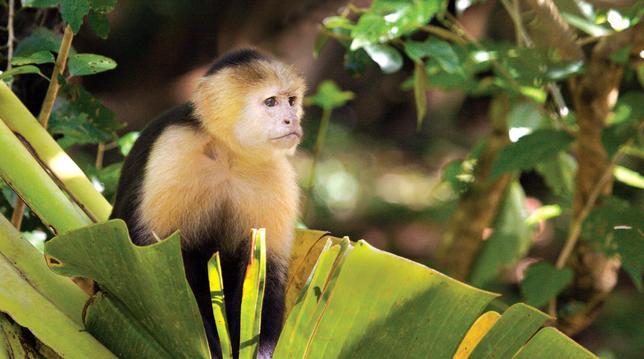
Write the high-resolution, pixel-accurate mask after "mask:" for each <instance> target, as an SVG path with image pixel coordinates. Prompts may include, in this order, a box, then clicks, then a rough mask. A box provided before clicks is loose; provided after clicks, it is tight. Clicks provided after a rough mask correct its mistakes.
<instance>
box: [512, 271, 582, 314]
mask: <svg viewBox="0 0 644 359" xmlns="http://www.w3.org/2000/svg"><path fill="white" fill-rule="evenodd" d="M572 279H573V272H572V270H571V269H570V268H567V267H566V268H562V269H557V268H555V267H554V266H553V265H552V264H550V263H548V262H539V263H536V264H533V265H531V266H530V267H528V269H527V270H526V273H525V278H523V281H522V282H521V293H522V294H523V297H524V298H525V300H526V303H528V304H530V305H534V306H535V307H541V306H543V305H545V304H547V303H548V301H549V300H550V299H552V298H554V297H556V296H557V294H559V293H561V291H562V290H564V288H566V287H567V286H568V284H570V282H572Z"/></svg>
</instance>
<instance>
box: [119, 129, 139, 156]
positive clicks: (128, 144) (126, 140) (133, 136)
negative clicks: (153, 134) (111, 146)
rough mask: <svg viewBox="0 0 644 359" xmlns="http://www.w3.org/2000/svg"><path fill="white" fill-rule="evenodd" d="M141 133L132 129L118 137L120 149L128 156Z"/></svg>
mask: <svg viewBox="0 0 644 359" xmlns="http://www.w3.org/2000/svg"><path fill="white" fill-rule="evenodd" d="M139 135H140V132H139V131H132V132H128V133H126V134H124V135H123V136H121V137H120V138H119V139H118V141H117V143H118V145H119V150H120V151H121V154H122V155H123V156H127V154H128V153H130V150H131V149H132V146H134V142H136V140H137V139H138V138H139Z"/></svg>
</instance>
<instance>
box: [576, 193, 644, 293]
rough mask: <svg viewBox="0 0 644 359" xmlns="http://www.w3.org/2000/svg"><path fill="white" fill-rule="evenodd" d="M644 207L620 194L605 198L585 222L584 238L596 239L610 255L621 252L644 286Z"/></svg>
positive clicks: (628, 269)
mask: <svg viewBox="0 0 644 359" xmlns="http://www.w3.org/2000/svg"><path fill="white" fill-rule="evenodd" d="M642 213H643V212H642V210H641V208H638V207H632V206H630V205H629V204H628V202H626V201H624V200H621V199H619V198H617V197H604V198H602V199H601V204H600V205H599V206H597V207H595V208H594V209H593V210H592V211H591V212H590V215H589V216H588V218H586V220H585V221H584V224H583V229H582V238H585V239H588V240H591V241H594V242H595V244H597V245H598V247H599V249H600V250H602V251H603V252H604V253H605V254H606V255H608V256H613V255H619V256H620V258H621V260H622V265H623V267H624V270H625V271H626V272H627V273H628V274H629V275H630V276H631V279H632V280H633V282H634V283H635V285H636V286H637V287H638V288H640V289H641V288H642V273H643V270H644V265H642V263H644V261H642V259H643V258H644V236H643V235H642V233H644V217H643V216H642Z"/></svg>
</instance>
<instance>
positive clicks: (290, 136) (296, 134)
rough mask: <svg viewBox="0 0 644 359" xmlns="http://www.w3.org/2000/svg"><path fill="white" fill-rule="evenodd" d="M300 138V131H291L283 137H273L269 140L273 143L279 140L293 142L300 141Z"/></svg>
mask: <svg viewBox="0 0 644 359" xmlns="http://www.w3.org/2000/svg"><path fill="white" fill-rule="evenodd" d="M301 137H302V132H300V131H291V132H289V133H287V134H285V135H282V136H279V137H274V138H272V139H271V140H273V141H279V140H293V139H295V138H297V139H300V138H301Z"/></svg>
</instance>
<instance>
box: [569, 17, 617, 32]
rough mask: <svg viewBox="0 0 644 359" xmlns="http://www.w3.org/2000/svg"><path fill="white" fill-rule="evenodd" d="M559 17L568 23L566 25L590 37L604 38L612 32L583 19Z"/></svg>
mask: <svg viewBox="0 0 644 359" xmlns="http://www.w3.org/2000/svg"><path fill="white" fill-rule="evenodd" d="M561 16H562V17H563V18H564V19H565V20H566V21H568V23H569V24H570V25H572V26H574V27H576V28H578V29H579V30H581V31H583V32H585V33H587V34H589V35H592V36H606V35H610V34H611V33H612V32H613V31H611V30H610V29H608V28H606V27H603V26H600V25H597V24H595V23H593V22H592V21H590V20H587V19H584V18H582V17H579V16H575V15H573V14H568V13H565V12H564V13H562V14H561Z"/></svg>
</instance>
